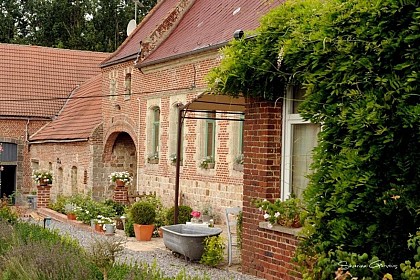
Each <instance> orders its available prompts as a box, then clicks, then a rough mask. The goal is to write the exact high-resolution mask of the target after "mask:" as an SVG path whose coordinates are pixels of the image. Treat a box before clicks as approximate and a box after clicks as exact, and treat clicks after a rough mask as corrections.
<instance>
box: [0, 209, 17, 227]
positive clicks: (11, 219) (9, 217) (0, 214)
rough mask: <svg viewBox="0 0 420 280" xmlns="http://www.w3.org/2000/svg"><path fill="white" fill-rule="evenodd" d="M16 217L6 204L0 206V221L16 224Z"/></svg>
mask: <svg viewBox="0 0 420 280" xmlns="http://www.w3.org/2000/svg"><path fill="white" fill-rule="evenodd" d="M17 219H18V215H17V214H16V213H15V212H14V211H12V208H10V207H9V206H8V205H7V204H1V205H0V221H5V222H8V223H16V221H17Z"/></svg>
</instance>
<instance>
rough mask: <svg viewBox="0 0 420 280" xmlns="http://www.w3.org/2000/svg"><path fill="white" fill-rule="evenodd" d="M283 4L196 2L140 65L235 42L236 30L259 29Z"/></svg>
mask: <svg viewBox="0 0 420 280" xmlns="http://www.w3.org/2000/svg"><path fill="white" fill-rule="evenodd" d="M282 2H283V1H279V0H273V1H263V0H228V1H220V0H196V1H195V3H194V4H193V6H192V7H191V8H190V9H189V10H188V12H187V13H186V14H185V15H184V17H183V18H182V19H181V21H180V22H179V24H178V26H177V27H176V28H175V29H174V30H173V31H172V33H171V34H170V35H169V36H168V38H167V39H166V41H164V42H163V43H162V44H161V45H160V46H158V47H157V49H156V50H155V51H153V52H152V53H151V54H150V55H149V56H147V57H146V58H145V60H144V61H143V62H142V63H141V64H140V66H141V65H142V64H150V63H152V62H158V61H159V60H161V59H165V58H168V57H171V56H178V55H180V54H187V53H189V52H191V51H194V50H198V49H201V48H206V47H209V46H212V45H218V44H221V43H225V42H228V41H230V40H232V39H233V33H234V32H235V30H237V29H242V30H244V31H246V30H253V29H255V28H256V27H258V26H259V20H260V18H261V16H263V15H264V14H266V13H267V12H268V11H269V10H271V9H272V8H274V7H275V6H277V5H279V4H281V3H282Z"/></svg>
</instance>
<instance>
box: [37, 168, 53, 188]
mask: <svg viewBox="0 0 420 280" xmlns="http://www.w3.org/2000/svg"><path fill="white" fill-rule="evenodd" d="M52 177H53V174H52V172H51V171H48V170H42V169H41V170H34V171H33V172H32V179H33V180H34V181H35V182H36V183H37V184H38V185H40V186H46V185H49V184H51V183H52Z"/></svg>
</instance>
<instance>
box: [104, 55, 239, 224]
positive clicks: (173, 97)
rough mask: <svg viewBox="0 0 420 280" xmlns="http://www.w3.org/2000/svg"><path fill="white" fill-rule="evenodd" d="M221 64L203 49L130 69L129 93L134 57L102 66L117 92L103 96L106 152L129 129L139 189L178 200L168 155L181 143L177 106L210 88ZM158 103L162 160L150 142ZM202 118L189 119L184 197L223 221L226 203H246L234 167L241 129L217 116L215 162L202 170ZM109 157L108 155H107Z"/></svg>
mask: <svg viewBox="0 0 420 280" xmlns="http://www.w3.org/2000/svg"><path fill="white" fill-rule="evenodd" d="M218 63H219V54H218V52H216V51H213V52H208V53H205V54H200V55H196V56H192V57H188V58H183V59H181V60H176V61H171V62H168V63H165V64H160V65H154V66H149V67H146V68H143V69H141V71H140V70H139V69H132V70H131V79H132V86H131V88H132V94H131V96H130V97H129V98H127V96H124V95H123V93H124V91H125V90H124V88H125V85H124V76H125V74H124V73H126V72H127V71H129V69H131V68H132V65H133V62H132V61H131V62H128V63H125V64H120V65H116V66H112V67H107V68H105V69H104V71H103V79H104V80H103V91H104V94H110V88H111V81H112V80H115V85H116V86H115V89H116V94H117V95H118V96H116V97H108V98H104V99H103V104H102V108H103V110H102V113H103V120H104V143H106V147H105V152H106V153H109V152H107V151H110V149H108V148H107V147H112V146H113V145H114V143H115V139H116V138H115V137H116V136H115V135H116V134H118V133H121V132H127V133H129V135H130V137H131V138H132V140H133V142H134V143H135V146H136V159H137V181H136V182H135V187H136V190H138V191H139V192H155V191H156V193H157V194H158V195H159V196H160V197H161V198H162V200H163V202H164V204H165V205H166V206H172V205H173V201H174V187H175V167H174V166H173V165H171V162H170V160H169V156H170V155H171V154H173V153H174V152H175V147H176V118H177V114H174V106H175V104H176V103H177V102H181V103H183V104H185V103H186V102H188V101H190V100H191V99H193V98H195V97H196V96H197V95H198V94H200V93H202V92H203V91H205V90H206V81H205V75H207V73H208V72H209V71H210V69H211V68H213V67H214V66H216V65H217V64H218ZM154 106H159V107H160V110H161V116H160V136H159V137H160V146H159V163H158V164H150V163H148V162H147V157H148V156H149V154H150V153H151V152H150V147H151V127H150V116H151V108H153V107H154ZM203 126H204V122H203V121H199V120H198V121H197V120H186V121H185V127H184V139H183V141H184V145H183V146H184V153H183V166H182V167H181V186H180V192H181V197H180V201H181V203H183V204H186V205H189V206H191V207H193V208H194V209H197V210H203V208H204V207H205V206H208V205H211V206H212V208H213V210H214V212H215V213H216V214H217V215H218V217H219V220H218V221H219V222H224V220H223V219H222V218H223V213H224V208H226V207H231V206H242V181H243V173H242V172H239V171H235V170H233V162H234V158H235V157H236V156H238V154H236V153H237V152H236V151H235V147H236V146H237V145H236V143H234V141H235V139H237V138H235V137H233V134H234V133H237V131H238V130H239V129H238V127H237V124H236V123H235V122H228V121H217V125H216V126H217V139H218V140H217V141H216V142H217V143H216V165H215V169H213V170H203V169H201V168H200V167H199V161H200V159H201V158H202V157H203V147H202V146H203V145H202V143H203V136H201V135H202V132H203ZM105 157H106V155H105Z"/></svg>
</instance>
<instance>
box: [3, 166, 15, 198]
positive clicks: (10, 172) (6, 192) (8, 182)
mask: <svg viewBox="0 0 420 280" xmlns="http://www.w3.org/2000/svg"><path fill="white" fill-rule="evenodd" d="M3 168H4V169H3V171H2V172H1V173H0V176H1V177H0V180H1V193H0V195H1V197H4V196H6V197H9V196H10V195H12V194H13V193H14V192H15V190H16V165H3Z"/></svg>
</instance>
